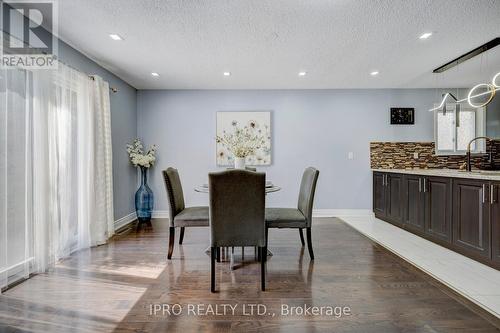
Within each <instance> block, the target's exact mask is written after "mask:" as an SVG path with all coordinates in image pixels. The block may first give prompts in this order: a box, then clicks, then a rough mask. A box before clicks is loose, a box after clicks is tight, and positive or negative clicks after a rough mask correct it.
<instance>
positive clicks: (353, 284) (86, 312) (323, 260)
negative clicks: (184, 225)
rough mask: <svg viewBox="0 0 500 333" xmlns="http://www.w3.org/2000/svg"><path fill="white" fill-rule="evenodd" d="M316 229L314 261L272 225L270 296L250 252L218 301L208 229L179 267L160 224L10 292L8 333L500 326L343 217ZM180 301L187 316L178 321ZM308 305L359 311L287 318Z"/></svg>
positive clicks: (3, 320) (182, 254)
mask: <svg viewBox="0 0 500 333" xmlns="http://www.w3.org/2000/svg"><path fill="white" fill-rule="evenodd" d="M313 224H314V225H313V229H312V231H313V234H312V237H313V242H314V251H315V257H316V259H315V261H314V262H311V261H310V260H309V256H308V254H307V249H305V248H303V247H301V244H300V238H299V235H298V233H297V231H296V230H285V229H283V230H276V229H271V230H270V234H269V237H270V240H269V249H270V250H271V251H272V252H273V253H274V256H272V257H270V258H269V259H268V261H267V283H266V288H267V289H266V291H265V292H261V291H260V266H259V264H258V263H255V262H254V261H253V259H254V256H253V250H251V249H249V248H247V249H246V251H245V262H244V263H243V264H242V265H241V266H242V267H240V268H238V269H236V270H233V271H231V270H230V268H229V262H222V263H218V264H217V266H216V267H217V275H216V278H217V290H218V292H217V293H215V294H212V293H210V260H209V258H208V257H207V255H206V254H205V253H204V250H205V249H206V247H207V245H208V240H209V235H208V228H188V229H186V231H185V237H184V242H183V244H182V245H178V244H176V245H175V246H176V248H175V251H174V255H173V257H172V260H171V261H168V262H167V260H166V255H167V248H168V224H167V222H166V221H165V220H156V221H154V222H153V229H148V230H144V229H143V230H140V231H139V232H138V233H136V232H135V230H134V231H133V232H131V233H129V234H126V235H122V236H118V237H116V239H115V240H114V241H112V242H111V243H110V244H108V245H104V246H100V247H97V248H93V249H91V250H88V251H82V252H80V253H77V254H75V255H73V256H71V257H70V258H68V259H66V260H64V261H63V262H61V263H60V264H59V265H58V266H57V267H56V268H55V269H54V270H53V271H51V272H49V273H47V274H39V275H37V276H35V277H33V278H31V279H30V280H28V281H26V282H24V283H22V284H20V285H18V286H16V287H14V288H12V289H10V290H8V291H7V292H6V293H4V294H2V295H0V332H23V331H28V332H64V333H67V332H185V333H188V332H229V331H231V332H249V331H250V332H251V331H264V332H281V331H282V332H332V331H334V332H383V333H388V332H499V331H500V330H499V329H498V328H497V327H495V326H494V325H498V322H493V320H491V318H489V319H490V320H491V321H488V320H486V319H485V318H484V317H482V316H481V315H480V314H479V313H477V312H475V311H473V310H474V308H473V307H471V306H469V305H468V303H467V302H466V301H464V300H463V299H462V298H460V297H459V296H456V295H454V294H453V293H451V292H450V290H449V289H447V288H446V287H444V286H442V285H441V284H439V283H437V282H435V281H434V280H433V279H431V278H429V277H428V276H427V275H425V274H424V273H422V272H420V271H418V270H417V269H415V268H413V267H412V266H410V265H409V264H407V263H406V262H404V261H402V260H401V259H399V258H398V257H396V256H394V255H393V254H391V253H390V252H388V251H386V250H385V249H383V248H382V247H379V246H378V245H376V244H375V243H373V242H372V241H370V240H369V239H368V238H366V237H364V236H362V235H361V234H359V233H358V232H356V231H354V230H353V229H351V228H350V227H349V226H347V225H346V224H344V223H343V222H341V221H339V220H337V219H330V218H324V219H315V221H314V223H313ZM237 259H238V258H237ZM174 304H180V306H181V308H182V313H181V314H180V315H174V314H173V312H175V311H177V307H176V306H175V305H174ZM199 304H202V305H203V306H204V307H205V308H204V311H201V312H206V311H207V310H208V309H210V307H211V308H213V309H214V311H215V306H216V305H218V306H219V307H218V311H219V312H218V313H214V314H209V315H206V316H204V315H201V313H198V314H197V315H193V313H192V312H191V313H190V312H189V311H188V309H189V307H191V309H193V308H192V307H194V306H195V305H199ZM225 304H226V310H227V312H226V313H225V314H224V313H223V312H222V309H223V306H224V305H225ZM251 304H261V309H262V307H263V306H265V307H266V313H265V314H264V315H258V314H256V313H254V314H253V315H252V314H250V312H249V309H250V307H251ZM304 304H305V305H307V306H318V307H321V306H332V307H343V310H345V311H347V308H346V307H348V308H349V310H350V315H344V316H341V317H338V318H337V317H336V316H335V315H333V316H329V315H327V314H325V313H323V315H318V316H312V315H311V316H301V315H297V314H295V315H290V316H287V315H282V313H281V309H282V305H283V306H285V307H286V306H288V307H289V309H290V307H292V306H304ZM229 305H230V306H232V307H235V313H234V315H233V314H232V313H231V310H230V308H229ZM155 306H156V307H162V309H163V310H167V309H166V307H167V306H170V308H169V309H168V310H170V313H171V314H170V315H168V314H167V313H163V312H161V311H160V312H159V313H157V314H151V312H152V311H151V310H152V309H153V310H154V309H155ZM243 306H246V312H244V309H243ZM196 309H197V310H198V309H200V308H196ZM200 310H201V309H200ZM273 313H274V316H273V315H272V314H273Z"/></svg>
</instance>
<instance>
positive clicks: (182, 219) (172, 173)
mask: <svg viewBox="0 0 500 333" xmlns="http://www.w3.org/2000/svg"><path fill="white" fill-rule="evenodd" d="M162 173H163V180H164V181H165V188H166V189H167V196H168V202H169V205H170V210H169V217H170V228H169V233H170V234H169V241H168V255H167V258H168V259H172V253H173V252H174V243H175V228H181V234H180V236H179V244H182V242H183V240H184V229H185V228H186V227H208V207H207V206H201V207H186V206H185V204H184V192H183V191H182V184H181V179H180V177H179V172H178V171H177V169H174V168H167V169H166V170H163V172H162Z"/></svg>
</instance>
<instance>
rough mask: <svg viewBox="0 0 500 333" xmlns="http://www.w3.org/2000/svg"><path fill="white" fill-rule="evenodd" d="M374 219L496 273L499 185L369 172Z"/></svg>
mask: <svg viewBox="0 0 500 333" xmlns="http://www.w3.org/2000/svg"><path fill="white" fill-rule="evenodd" d="M373 194H374V197H373V211H374V213H375V216H376V217H377V218H380V219H382V220H384V221H387V222H390V223H392V224H394V225H396V226H398V227H401V228H404V229H406V230H408V231H410V232H413V233H415V234H417V235H419V236H422V237H424V238H426V239H428V240H430V241H433V242H435V243H438V244H440V245H442V246H445V247H447V248H449V249H451V250H454V251H456V252H459V253H461V254H463V255H465V256H468V257H470V258H473V259H475V260H478V261H481V262H482V263H485V264H487V265H489V266H492V267H494V268H497V269H500V182H498V181H497V182H494V181H490V180H481V179H470V178H452V177H442V176H439V177H437V176H427V175H422V174H411V173H409V174H404V173H396V172H374V174H373Z"/></svg>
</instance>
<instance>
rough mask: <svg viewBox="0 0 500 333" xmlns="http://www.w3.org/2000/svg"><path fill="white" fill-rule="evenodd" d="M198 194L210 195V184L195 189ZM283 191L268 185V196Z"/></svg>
mask: <svg viewBox="0 0 500 333" xmlns="http://www.w3.org/2000/svg"><path fill="white" fill-rule="evenodd" d="M194 190H195V191H196V192H199V193H208V184H202V185H198V186H196V187H195V188H194ZM280 190H281V187H279V186H275V185H272V184H271V185H266V194H268V193H273V192H278V191H280Z"/></svg>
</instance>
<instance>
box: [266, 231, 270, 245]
mask: <svg viewBox="0 0 500 333" xmlns="http://www.w3.org/2000/svg"><path fill="white" fill-rule="evenodd" d="M268 238H269V228H268V227H266V246H267V242H268Z"/></svg>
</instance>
